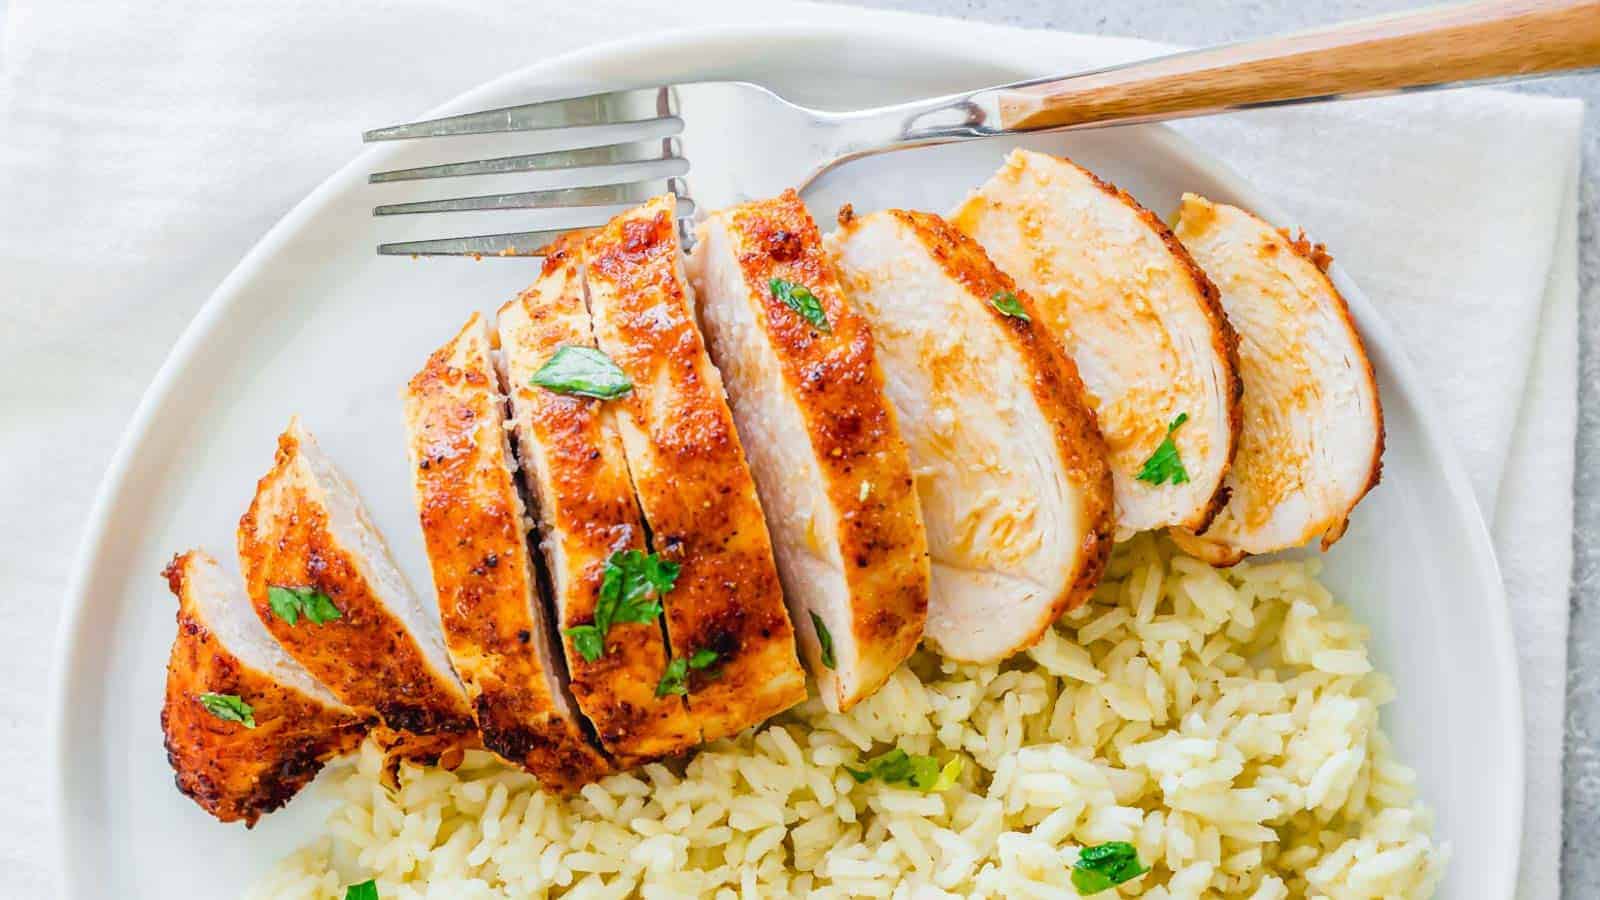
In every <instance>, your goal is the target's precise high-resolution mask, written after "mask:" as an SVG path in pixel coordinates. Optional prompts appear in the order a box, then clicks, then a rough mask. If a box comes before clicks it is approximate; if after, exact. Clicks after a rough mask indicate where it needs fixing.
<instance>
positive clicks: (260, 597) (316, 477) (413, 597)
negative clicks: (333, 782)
mask: <svg viewBox="0 0 1600 900" xmlns="http://www.w3.org/2000/svg"><path fill="white" fill-rule="evenodd" d="M239 565H240V568H241V569H243V571H244V580H245V587H246V589H247V590H248V591H249V594H250V601H251V603H252V604H253V605H254V606H255V610H256V615H257V616H258V617H260V619H261V621H262V622H263V623H264V624H265V625H266V626H267V630H268V631H270V632H272V636H273V637H274V638H276V639H277V641H278V643H280V644H282V645H283V647H284V649H285V650H287V651H288V652H289V655H290V656H293V657H294V658H295V659H296V660H298V661H299V663H300V664H301V665H302V666H305V667H306V669H307V670H308V671H310V672H311V674H312V676H314V677H315V678H316V679H317V680H318V681H320V682H322V683H323V684H324V685H326V686H327V687H328V689H329V690H330V691H332V692H333V694H334V696H336V697H338V698H339V699H340V700H342V701H343V702H344V703H346V704H347V705H349V706H352V707H354V708H355V709H356V710H358V711H360V712H363V713H365V712H369V711H375V712H376V713H377V714H378V715H379V716H380V717H381V718H382V720H383V724H384V725H385V726H387V727H388V728H390V729H392V730H394V731H399V732H409V733H412V734H415V735H433V734H438V733H451V734H460V735H462V736H463V739H465V740H475V739H476V732H475V730H474V729H475V726H474V723H473V719H472V708H471V706H470V705H469V704H468V702H467V696H466V694H465V693H464V692H463V691H462V689H461V682H460V681H458V680H457V679H456V675H455V672H454V670H452V669H451V667H450V657H449V655H448V654H447V653H446V651H445V646H444V635H443V634H442V632H441V630H440V627H439V618H438V614H437V613H436V612H435V611H434V610H433V609H431V608H429V607H427V606H424V605H423V601H422V599H421V598H420V597H419V596H418V595H417V594H416V592H415V591H413V590H412V589H411V585H410V584H408V583H407V582H406V578H405V576H404V575H403V574H401V572H400V569H399V568H398V567H397V566H396V565H395V563H394V560H393V559H392V558H390V556H389V548H388V546H387V545H386V544H385V542H384V540H383V536H382V535H380V534H379V533H378V530H377V528H376V527H374V526H373V524H372V521H371V519H370V517H369V516H368V515H367V511H366V508H365V507H364V506H363V505H362V503H361V498H360V497H358V496H357V495H356V492H355V488H354V487H353V486H352V485H351V484H350V482H349V481H348V480H347V479H346V478H345V476H344V474H343V473H342V472H340V471H339V470H338V469H337V468H335V467H334V465H333V461H332V460H331V459H329V458H328V456H327V454H325V453H324V452H323V451H322V448H320V447H319V446H317V442H316V439H315V438H313V437H312V436H311V433H310V432H308V431H306V429H305V428H304V427H302V426H301V424H300V420H299V419H298V418H295V419H291V420H290V421H289V427H288V428H287V429H286V430H285V431H284V432H283V434H282V435H280V436H279V437H278V452H277V455H276V457H275V458H274V460H273V466H272V470H271V471H270V472H268V473H267V474H266V475H265V476H264V477H263V478H262V479H261V481H260V483H259V484H258V485H257V487H256V495H255V499H254V500H252V501H251V503H250V509H249V511H247V512H246V513H245V514H244V517H243V518H241V519H240V520H239ZM408 756H409V754H408Z"/></svg>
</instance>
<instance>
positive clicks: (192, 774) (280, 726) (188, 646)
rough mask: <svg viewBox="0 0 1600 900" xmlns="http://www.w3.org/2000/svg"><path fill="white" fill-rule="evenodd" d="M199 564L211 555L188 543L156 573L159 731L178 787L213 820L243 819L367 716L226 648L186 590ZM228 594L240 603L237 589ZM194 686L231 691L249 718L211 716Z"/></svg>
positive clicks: (302, 780) (347, 744) (311, 773)
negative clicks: (169, 638) (166, 594)
mask: <svg viewBox="0 0 1600 900" xmlns="http://www.w3.org/2000/svg"><path fill="white" fill-rule="evenodd" d="M201 566H206V567H212V568H215V566H216V562H215V561H214V560H212V559H211V558H210V557H209V556H206V555H205V554H204V553H200V552H199V551H195V550H191V551H189V552H187V553H183V554H180V555H178V556H176V557H174V558H173V560H172V562H171V563H170V564H168V565H167V568H166V569H165V570H164V571H163V572H162V573H161V574H162V576H163V577H165V578H166V580H167V585H168V586H169V587H170V588H171V589H172V593H173V594H174V595H175V596H176V597H177V598H178V617H177V618H178V634H177V637H175V638H174V639H173V642H172V655H171V657H170V658H169V659H168V662H167V691H166V702H165V704H164V705H163V706H162V708H161V730H162V733H163V734H164V735H165V737H166V748H167V761H168V762H169V763H171V765H172V769H173V771H174V772H175V773H177V774H176V778H175V780H176V782H177V785H178V790H179V791H181V792H183V794H184V795H185V796H187V797H189V798H190V799H192V800H194V802H195V803H197V804H199V805H200V808H202V809H204V810H205V811H206V812H208V813H210V814H211V815H213V816H215V817H216V818H217V819H218V820H220V821H223V822H238V821H242V822H244V823H245V826H246V827H250V826H253V825H255V823H256V820H257V819H259V818H260V817H261V816H262V815H265V814H266V813H269V812H272V811H273V810H276V809H278V808H279V807H281V806H283V805H284V804H285V803H287V802H289V799H290V798H291V797H293V796H294V795H295V794H296V793H298V792H299V791H300V789H301V788H303V787H305V786H306V785H307V784H308V783H310V781H311V779H312V778H314V777H316V774H317V772H319V771H321V769H322V766H323V764H324V763H326V762H327V761H328V760H330V759H332V758H334V757H336V756H340V755H342V754H345V753H348V752H350V751H352V750H354V749H355V747H356V745H357V744H359V743H360V742H361V738H362V736H363V735H364V734H365V733H366V730H367V727H368V721H367V720H366V719H364V718H363V717H362V716H360V715H358V714H356V713H355V711H353V710H351V709H349V708H348V707H344V706H341V705H339V704H337V703H330V702H328V700H327V699H322V698H318V697H314V696H312V695H310V694H307V693H305V692H303V691H301V690H299V689H298V688H296V687H294V686H292V685H289V684H287V683H284V682H282V681H280V680H279V679H277V678H276V677H274V676H273V674H272V673H270V672H267V671H263V670H261V669H258V668H254V667H252V666H251V665H249V664H247V663H245V662H244V661H242V660H241V659H240V658H239V657H238V656H236V655H235V654H234V651H233V650H232V649H230V648H229V647H228V645H227V644H225V643H223V641H222V639H221V637H220V636H219V635H218V634H217V633H216V632H214V631H213V630H212V627H211V623H209V622H207V621H206V617H205V616H204V614H203V613H202V611H201V610H200V609H199V603H198V601H197V599H196V597H195V596H194V593H193V592H194V591H196V590H200V589H203V588H201V587H199V586H197V585H196V584H195V581H196V575H197V574H198V573H197V572H196V570H197V568H198V567H201ZM238 600H239V602H240V603H244V602H246V601H245V599H244V593H243V591H242V590H240V591H239V597H238ZM246 614H247V615H248V613H246ZM203 694H227V695H233V696H236V697H239V698H240V699H241V700H243V701H244V702H245V703H247V704H248V705H249V706H250V708H251V716H252V717H253V719H254V721H255V727H254V728H249V727H246V725H244V724H242V723H239V722H232V721H228V720H225V719H221V718H218V717H217V716H215V715H213V714H212V713H211V712H210V711H208V710H207V709H206V707H205V706H204V705H202V704H201V702H200V697H201V695H203ZM328 699H331V698H328Z"/></svg>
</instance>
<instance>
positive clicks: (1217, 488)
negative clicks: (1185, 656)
mask: <svg viewBox="0 0 1600 900" xmlns="http://www.w3.org/2000/svg"><path fill="white" fill-rule="evenodd" d="M1031 158H1037V159H1041V160H1049V161H1051V162H1052V163H1060V164H1064V165H1066V166H1069V167H1071V168H1072V169H1073V170H1076V171H1077V172H1079V173H1081V174H1082V175H1083V176H1084V177H1085V178H1086V179H1087V180H1088V182H1089V183H1090V184H1092V185H1093V186H1094V188H1095V189H1097V190H1098V191H1100V192H1101V193H1103V194H1104V195H1106V196H1107V197H1110V198H1111V199H1112V200H1113V201H1115V202H1116V203H1118V204H1120V205H1122V206H1124V207H1126V208H1127V209H1128V210H1130V211H1131V212H1133V213H1134V215H1135V216H1136V217H1137V218H1138V220H1139V221H1140V222H1141V223H1142V224H1143V225H1144V226H1145V227H1147V228H1148V229H1149V230H1150V231H1151V232H1152V233H1153V234H1154V235H1155V236H1156V237H1157V238H1158V239H1159V240H1160V242H1161V244H1162V245H1163V246H1164V247H1165V248H1166V250H1167V251H1168V253H1170V254H1171V257H1172V259H1173V261H1174V262H1175V263H1176V264H1177V266H1178V269H1179V270H1180V271H1181V272H1182V273H1184V274H1185V275H1186V276H1187V277H1188V278H1189V279H1190V280H1191V281H1192V282H1193V285H1194V288H1195V292H1196V296H1197V297H1198V298H1199V301H1200V302H1199V309H1200V310H1201V312H1202V313H1203V314H1204V316H1205V318H1206V320H1207V321H1208V323H1209V325H1210V328H1209V335H1208V343H1209V344H1210V345H1211V347H1212V349H1213V350H1214V351H1215V352H1216V353H1217V354H1218V356H1219V358H1220V359H1221V360H1222V362H1223V365H1222V371H1223V375H1224V378H1225V380H1226V382H1227V383H1226V385H1225V386H1224V388H1223V391H1222V395H1223V396H1222V400H1223V402H1224V403H1225V404H1226V407H1227V415H1226V426H1225V436H1226V439H1227V441H1228V448H1227V450H1226V452H1225V454H1224V459H1223V463H1222V465H1221V467H1220V468H1219V469H1218V470H1217V471H1216V472H1215V473H1214V475H1215V478H1214V487H1213V489H1212V491H1211V492H1210V494H1209V495H1208V497H1207V498H1206V499H1205V501H1204V502H1203V503H1202V504H1200V505H1199V506H1198V507H1196V509H1195V511H1194V514H1193V515H1192V516H1191V517H1190V519H1189V520H1188V521H1186V522H1180V523H1169V524H1179V525H1183V526H1186V527H1188V528H1191V529H1192V530H1194V531H1195V532H1196V533H1204V531H1205V530H1206V528H1207V527H1209V526H1210V524H1211V521H1212V519H1214V518H1215V517H1216V515H1217V513H1218V512H1220V511H1221V509H1222V507H1223V506H1224V505H1225V504H1226V503H1227V500H1228V495H1227V490H1226V487H1225V485H1224V481H1225V479H1226V476H1227V471H1228V467H1229V466H1230V465H1231V463H1232V459H1233V455H1234V453H1235V451H1236V449H1237V446H1238V440H1239V433H1240V430H1241V429H1242V428H1243V408H1242V401H1243V394H1244V383H1243V381H1241V380H1240V378H1239V349H1238V348H1239V336H1238V334H1237V333H1236V332H1235V331H1234V330H1233V326H1232V324H1231V323H1230V322H1229V321H1228V317H1227V314H1226V312H1225V311H1224V310H1223V308H1222V302H1221V300H1220V298H1219V296H1218V293H1217V288H1216V285H1214V284H1212V283H1211V280H1210V278H1208V277H1207V276H1206V274H1205V272H1204V270H1203V269H1202V268H1201V267H1200V266H1199V265H1198V264H1196V263H1195V261H1194V258H1193V257H1192V256H1191V255H1190V254H1189V252H1188V250H1187V249H1186V248H1185V247H1184V246H1183V244H1182V242H1181V241H1179V240H1178V239H1177V237H1175V236H1174V235H1173V233H1172V229H1170V228H1168V227H1167V225H1166V223H1165V222H1163V221H1161V219H1160V217H1158V216H1156V215H1155V214H1154V213H1152V212H1151V211H1150V210H1149V209H1146V208H1145V207H1144V206H1143V205H1142V204H1140V203H1139V202H1138V201H1137V200H1136V199H1134V198H1133V196H1132V195H1130V194H1129V193H1128V192H1126V191H1124V190H1122V189H1121V188H1119V187H1117V186H1116V185H1114V184H1112V183H1110V182H1108V181H1106V180H1104V179H1102V178H1100V177H1099V176H1098V175H1096V174H1095V173H1093V172H1091V171H1089V170H1088V169H1086V168H1084V167H1083V166H1080V165H1078V164H1077V163H1075V162H1073V161H1072V160H1070V159H1068V158H1066V157H1064V156H1049V155H1046V154H1042V153H1035V152H1032V151H1027V150H1023V149H1020V148H1019V149H1015V150H1013V151H1012V152H1011V154H1010V155H1009V156H1008V157H1007V159H1006V162H1005V164H1004V165H1003V166H1002V168H1001V173H1004V172H1006V171H1007V170H1008V169H1010V168H1012V167H1013V166H1015V165H1018V164H1019V163H1018V162H1017V160H1023V161H1027V160H1029V159H1031ZM1022 164H1025V162H1024V163H1022ZM999 177H1000V176H999V174H998V173H997V175H996V176H995V178H999ZM992 180H993V179H992ZM987 187H988V185H987V184H986V185H984V186H983V187H981V188H979V189H978V190H975V191H974V192H973V193H972V194H971V195H970V196H969V197H968V198H967V200H966V201H964V202H963V203H962V204H961V206H960V207H959V208H958V209H957V210H956V211H955V213H954V214H953V215H952V220H954V221H956V222H957V226H958V227H959V228H960V229H961V230H962V231H964V232H966V233H968V234H969V235H971V234H972V231H971V230H970V229H968V228H967V227H965V226H964V225H963V224H962V223H961V222H960V220H961V218H962V215H963V213H964V212H965V211H967V210H968V209H971V208H974V204H976V203H978V202H979V198H980V196H981V194H982V191H983V190H984V189H985V188H987ZM974 236H975V235H974ZM1010 274H1012V275H1016V274H1018V273H1016V272H1012V273H1010ZM1062 348H1063V352H1065V353H1067V355H1068V356H1069V357H1070V356H1071V353H1070V352H1069V351H1068V350H1067V349H1066V346H1065V344H1064V343H1063V345H1062Z"/></svg>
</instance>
